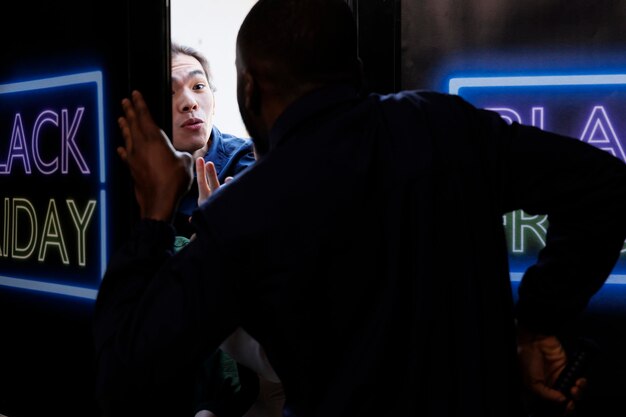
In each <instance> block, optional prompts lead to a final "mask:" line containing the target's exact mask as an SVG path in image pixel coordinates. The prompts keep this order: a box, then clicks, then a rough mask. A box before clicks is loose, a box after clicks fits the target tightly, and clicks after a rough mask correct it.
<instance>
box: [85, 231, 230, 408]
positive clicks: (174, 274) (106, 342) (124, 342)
mask: <svg viewBox="0 0 626 417" xmlns="http://www.w3.org/2000/svg"><path fill="white" fill-rule="evenodd" d="M173 241H174V232H173V229H172V227H171V226H170V225H169V224H167V223H165V222H157V221H153V220H142V221H141V222H140V223H139V224H138V225H137V227H136V229H135V230H134V231H133V233H132V236H131V238H130V240H129V241H128V242H127V243H126V244H125V245H124V246H123V247H121V248H120V249H119V250H118V251H117V253H115V255H114V256H113V258H112V259H111V261H110V263H109V266H108V269H107V271H106V273H105V276H104V278H103V281H102V284H101V287H100V290H99V292H98V297H97V300H96V309H95V316H94V341H95V348H96V366H97V373H98V380H97V387H96V389H97V396H98V401H99V403H100V405H101V407H102V409H103V412H104V413H105V415H107V416H114V415H133V414H134V415H142V414H143V415H148V413H156V414H152V415H162V414H163V413H164V412H166V411H167V410H172V411H173V412H174V411H175V410H178V413H180V410H184V409H186V408H189V410H190V412H191V407H192V397H193V389H194V388H193V383H194V381H195V375H196V372H197V370H198V369H199V367H200V365H201V362H202V359H203V358H205V357H206V356H207V355H209V354H210V353H211V352H213V351H215V350H216V349H217V347H218V346H219V344H220V343H221V342H222V341H223V340H224V339H225V338H226V337H227V336H228V334H230V333H232V331H233V330H234V329H235V327H236V324H235V323H236V322H237V303H236V301H235V297H234V292H235V283H234V281H233V280H230V279H227V278H229V277H227V276H226V268H225V267H223V265H222V264H223V262H221V260H220V257H219V255H220V252H219V250H218V247H217V246H218V245H216V244H215V243H214V241H213V240H212V239H211V238H210V237H209V234H207V233H205V234H202V235H201V237H199V238H197V239H195V240H194V241H193V242H191V243H190V244H189V245H187V246H186V247H184V248H183V249H182V250H181V251H180V252H178V253H177V254H176V255H174V254H173ZM207 254H211V255H214V256H211V257H210V260H209V261H207ZM209 265H210V266H209ZM153 407H154V409H153ZM163 415H165V414H163ZM172 415H173V414H172Z"/></svg>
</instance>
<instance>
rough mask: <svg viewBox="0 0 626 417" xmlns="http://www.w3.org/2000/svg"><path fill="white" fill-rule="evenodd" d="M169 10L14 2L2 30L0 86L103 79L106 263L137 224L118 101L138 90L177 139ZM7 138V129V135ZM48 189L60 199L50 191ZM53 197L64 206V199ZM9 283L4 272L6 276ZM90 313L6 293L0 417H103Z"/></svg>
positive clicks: (73, 300)
mask: <svg viewBox="0 0 626 417" xmlns="http://www.w3.org/2000/svg"><path fill="white" fill-rule="evenodd" d="M168 4H169V2H168V1H166V0H96V1H79V0H63V1H56V2H51V1H43V0H33V1H28V2H26V1H21V2H12V4H11V10H10V14H9V11H8V10H7V11H6V13H5V14H4V16H5V17H4V21H3V24H2V25H0V27H1V29H0V34H1V39H2V40H3V48H2V49H3V50H2V64H1V65H0V84H8V83H15V82H22V81H29V80H38V79H43V78H48V77H53V76H59V75H65V74H73V73H82V72H87V71H94V70H100V71H102V73H103V78H104V80H103V84H104V118H105V135H106V143H107V144H108V147H107V149H106V150H105V152H106V153H107V155H106V156H105V158H106V160H107V183H108V184H109V185H108V187H109V188H108V190H107V195H108V198H107V206H108V207H107V209H108V213H109V216H108V231H107V235H108V236H107V241H108V253H109V254H110V253H111V252H112V251H113V250H114V249H115V248H116V247H117V246H118V245H119V244H120V243H121V242H122V241H123V240H124V239H125V237H126V236H127V233H128V231H129V230H130V226H131V225H132V222H133V220H134V219H135V218H136V215H137V207H136V206H135V203H134V198H133V194H132V183H131V181H130V178H129V176H128V170H127V168H126V167H125V166H124V165H123V164H122V163H121V161H120V159H119V157H118V156H117V154H116V152H115V147H116V146H117V145H120V144H121V143H122V139H121V135H120V134H119V128H118V126H117V122H116V119H117V117H118V116H119V115H121V106H120V101H121V99H122V98H123V97H126V96H128V95H129V93H130V91H131V89H133V88H138V89H140V90H141V91H142V92H143V93H144V95H145V96H146V98H147V100H148V102H149V105H150V108H151V110H152V112H153V116H154V117H155V118H156V120H157V121H158V122H159V123H160V125H161V126H162V127H163V128H164V130H165V131H166V132H168V133H169V132H171V93H170V92H171V89H170V86H169V73H170V67H169V38H170V32H169V8H168V7H169V6H168ZM2 116H6V115H2ZM9 116H10V117H12V116H11V115H9ZM3 120H4V118H3ZM7 129H8V128H7V126H3V130H2V131H3V132H5V131H6V130H7ZM9 133H10V132H9ZM29 139H30V138H27V140H29ZM8 141H9V140H8V138H6V137H2V141H0V143H2V144H3V146H2V149H3V151H2V153H3V155H4V156H3V158H5V157H6V149H7V148H8ZM94 146H95V142H94ZM90 151H92V152H93V151H94V150H90ZM20 186H21V183H20V178H19V176H17V175H16V176H2V177H0V190H2V194H3V196H7V197H12V195H9V194H11V193H17V191H11V190H19V189H20ZM28 186H29V187H32V184H30V185H28ZM57 186H59V185H58V184H57ZM41 187H42V192H43V191H45V193H46V194H47V195H52V196H54V195H55V190H53V189H52V190H51V189H50V188H49V187H46V185H45V184H44V183H42V184H41ZM64 187H70V188H71V192H72V195H73V196H76V197H79V198H80V197H81V188H80V187H78V186H76V185H75V184H73V183H72V181H68V183H67V184H64ZM36 191H37V190H28V193H30V194H32V195H35V193H36ZM56 191H58V198H59V202H62V203H63V204H65V202H64V201H65V197H66V196H67V193H68V192H67V190H65V189H58V190H56ZM90 192H92V190H90ZM16 196H17V195H16ZM44 209H45V207H44ZM94 215H96V214H94ZM40 227H41V224H40ZM7 269H9V268H7ZM13 269H15V268H13ZM51 269H52V268H51ZM26 272H27V271H26ZM4 273H8V272H7V270H0V274H4ZM39 275H41V272H39ZM93 307H94V301H93V300H88V299H83V298H77V297H68V296H59V295H51V294H49V293H43V292H38V291H26V290H18V289H13V288H9V287H1V286H0V414H5V415H7V416H9V417H23V416H44V415H46V416H47V415H50V416H68V417H69V416H77V417H78V416H80V417H86V416H96V415H98V410H97V407H96V403H95V399H94V389H95V382H94V381H95V379H94V378H95V373H94V372H95V368H94V353H93V343H92V334H91V320H92V314H93Z"/></svg>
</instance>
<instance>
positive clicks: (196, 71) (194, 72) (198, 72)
mask: <svg viewBox="0 0 626 417" xmlns="http://www.w3.org/2000/svg"><path fill="white" fill-rule="evenodd" d="M194 75H200V76H202V77H204V78H207V76H206V74H205V73H204V70H201V69H194V70H191V71H189V72H188V73H187V74H185V75H184V76H183V77H176V76H174V75H172V76H171V79H172V81H177V82H185V81H187V80H189V79H190V78H193V76H194ZM207 79H208V78H207Z"/></svg>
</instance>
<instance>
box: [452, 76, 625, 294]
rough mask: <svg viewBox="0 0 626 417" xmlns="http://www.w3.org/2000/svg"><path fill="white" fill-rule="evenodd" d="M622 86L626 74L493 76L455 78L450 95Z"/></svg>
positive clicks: (616, 277) (616, 278) (618, 279)
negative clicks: (495, 89) (465, 90)
mask: <svg viewBox="0 0 626 417" xmlns="http://www.w3.org/2000/svg"><path fill="white" fill-rule="evenodd" d="M577 85H580V86H591V85H622V86H626V74H591V75H538V76H510V77H509V76H505V77H499V76H493V77H454V78H450V81H449V82H448V91H449V92H450V94H457V95H458V94H459V91H460V90H461V89H462V88H481V87H542V86H545V87H558V86H577ZM522 276H523V274H522V273H511V280H512V281H520V280H521V279H522ZM606 282H607V283H610V284H626V275H622V274H613V275H611V276H610V277H609V279H608V280H607V281H606Z"/></svg>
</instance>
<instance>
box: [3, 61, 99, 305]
mask: <svg viewBox="0 0 626 417" xmlns="http://www.w3.org/2000/svg"><path fill="white" fill-rule="evenodd" d="M103 109H104V106H103V81H102V73H101V72H100V71H92V72H84V73H77V74H71V75H64V76H58V77H51V78H45V79H38V80H31V81H24V82H16V83H10V84H2V85H0V138H1V139H2V140H0V185H1V187H0V190H1V191H0V213H1V214H0V286H4V287H12V288H20V289H27V290H34V291H40V292H45V293H52V294H61V295H67V296H72V297H79V298H86V299H91V300H93V299H95V298H96V294H97V289H98V287H99V285H100V280H101V278H102V276H103V274H104V270H105V268H106V263H107V240H106V236H107V235H106V233H105V231H106V226H107V224H106V223H107V218H106V217H107V209H106V207H107V201H106V199H107V191H106V190H107V181H106V172H105V160H104V155H105V145H106V144H105V133H104V114H103V113H104V111H103Z"/></svg>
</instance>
